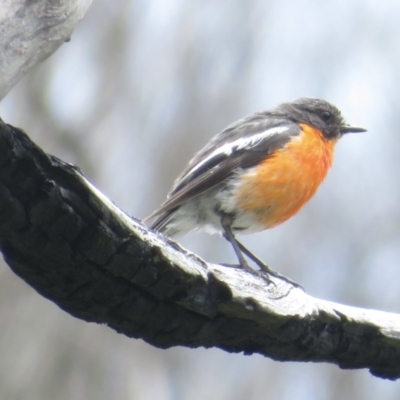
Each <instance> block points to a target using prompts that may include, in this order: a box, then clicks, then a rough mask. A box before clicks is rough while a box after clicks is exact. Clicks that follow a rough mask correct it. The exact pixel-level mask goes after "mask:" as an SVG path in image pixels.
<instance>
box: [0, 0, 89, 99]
mask: <svg viewBox="0 0 400 400" xmlns="http://www.w3.org/2000/svg"><path fill="white" fill-rule="evenodd" d="M91 2H92V0H52V1H50V0H35V1H26V0H4V1H3V2H2V4H1V12H0V50H1V51H0V99H2V98H3V97H4V96H5V95H6V94H7V93H8V92H9V91H10V89H11V88H12V87H13V86H14V85H15V84H16V83H17V82H18V81H19V80H20V79H21V78H22V77H23V76H24V75H25V74H26V73H27V72H28V71H29V70H31V69H32V68H33V67H34V66H35V65H37V64H39V63H40V62H41V61H43V60H44V59H46V58H47V57H48V56H49V55H50V54H52V53H53V52H54V51H55V50H57V49H58V48H59V47H60V46H61V45H62V44H63V43H64V42H66V41H68V40H69V39H70V36H71V34H72V31H73V30H74V29H75V27H76V25H77V23H78V22H79V21H80V20H81V18H82V17H83V15H84V14H85V12H86V11H87V9H88V7H89V5H90V3H91Z"/></svg>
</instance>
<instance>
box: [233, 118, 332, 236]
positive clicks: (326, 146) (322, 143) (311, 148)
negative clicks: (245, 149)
mask: <svg viewBox="0 0 400 400" xmlns="http://www.w3.org/2000/svg"><path fill="white" fill-rule="evenodd" d="M300 127H301V130H302V132H301V134H300V135H299V136H297V137H294V138H293V140H292V141H291V142H289V143H288V144H287V145H286V146H285V147H283V148H282V149H279V150H277V151H276V152H275V153H274V154H273V155H272V156H269V157H268V158H266V159H265V160H264V161H263V162H262V163H261V164H260V165H259V166H257V167H256V168H253V169H252V170H251V171H249V172H248V173H245V175H243V176H242V180H241V184H240V185H239V187H238V190H237V191H236V196H235V197H236V201H237V205H238V206H239V209H241V210H243V211H246V212H250V213H252V214H253V216H254V218H255V219H256V221H257V222H258V223H260V224H261V225H262V226H264V228H265V229H267V228H272V227H274V226H276V225H279V224H281V223H282V222H284V221H286V220H287V219H288V218H290V217H291V216H293V215H294V214H296V213H297V212H298V211H299V210H300V208H301V207H302V206H303V205H304V204H305V203H306V202H307V201H308V200H310V198H311V197H312V196H313V195H314V193H315V192H316V190H317V188H318V186H319V185H320V184H321V182H322V181H323V179H324V178H325V176H326V174H327V172H328V170H329V168H330V166H331V165H332V161H333V151H334V147H335V144H336V140H333V141H332V140H326V139H325V138H324V137H323V136H322V133H321V132H320V131H319V130H318V129H316V128H313V127H311V126H310V125H307V124H300Z"/></svg>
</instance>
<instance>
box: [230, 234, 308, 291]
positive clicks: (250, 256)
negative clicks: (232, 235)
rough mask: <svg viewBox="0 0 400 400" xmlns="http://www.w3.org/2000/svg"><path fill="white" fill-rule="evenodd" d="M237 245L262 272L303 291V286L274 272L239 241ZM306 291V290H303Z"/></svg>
mask: <svg viewBox="0 0 400 400" xmlns="http://www.w3.org/2000/svg"><path fill="white" fill-rule="evenodd" d="M235 241H236V244H237V245H238V247H239V249H240V251H241V253H244V254H246V256H247V257H249V258H250V260H253V261H254V262H255V263H256V264H257V265H258V266H259V267H260V270H261V271H262V272H265V273H267V274H270V275H272V276H275V277H276V278H280V279H282V280H284V281H285V282H287V283H290V284H291V285H293V286H295V287H298V288H300V289H303V286H301V285H299V284H298V283H297V282H294V281H292V280H290V279H289V278H286V276H284V275H281V274H280V273H279V272H276V271H274V270H273V269H271V268H270V267H269V266H268V265H267V264H265V263H264V262H263V261H262V260H261V259H259V258H258V257H257V256H255V255H254V254H253V253H252V252H251V251H250V250H249V249H248V248H246V247H245V246H243V244H242V243H240V242H239V241H238V240H236V239H235ZM303 290H304V289H303Z"/></svg>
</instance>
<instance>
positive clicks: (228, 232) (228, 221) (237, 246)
mask: <svg viewBox="0 0 400 400" xmlns="http://www.w3.org/2000/svg"><path fill="white" fill-rule="evenodd" d="M221 225H222V228H223V230H224V234H223V236H224V238H225V239H226V240H227V241H228V242H229V243H230V244H231V245H232V247H233V250H234V251H235V253H236V256H237V258H238V260H239V264H240V266H241V267H242V268H243V269H246V270H247V271H250V272H252V273H254V272H256V271H255V270H254V269H253V268H251V267H250V266H249V264H247V261H246V260H245V258H244V257H243V254H245V255H246V256H247V257H249V258H250V260H252V261H254V263H255V264H257V265H258V267H259V268H260V270H261V272H263V273H265V274H270V275H272V276H275V277H277V278H280V279H282V280H284V281H285V282H287V283H289V284H291V285H293V286H295V287H298V288H300V289H303V287H302V286H301V285H299V284H298V283H296V282H294V281H292V280H290V279H289V278H286V276H283V275H281V274H280V273H279V272H276V271H274V270H273V269H271V268H270V267H269V266H268V265H267V264H265V263H264V262H263V261H262V260H261V259H259V258H258V257H257V256H255V255H254V254H253V253H252V252H251V251H250V250H249V249H248V248H247V247H245V246H244V245H243V244H242V243H240V242H239V241H238V240H237V239H236V238H235V235H234V234H233V232H232V228H231V226H232V217H231V216H229V215H226V214H225V215H223V216H222V218H221ZM264 277H265V275H264Z"/></svg>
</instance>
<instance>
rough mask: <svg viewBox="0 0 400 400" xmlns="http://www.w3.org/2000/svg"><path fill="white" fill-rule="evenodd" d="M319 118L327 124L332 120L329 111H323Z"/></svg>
mask: <svg viewBox="0 0 400 400" xmlns="http://www.w3.org/2000/svg"><path fill="white" fill-rule="evenodd" d="M321 117H322V119H323V120H324V121H325V122H329V121H330V120H331V119H332V113H330V112H329V111H324V112H323V113H322V114H321Z"/></svg>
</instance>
